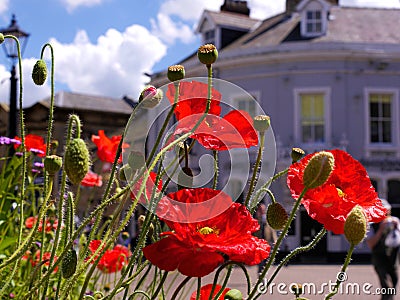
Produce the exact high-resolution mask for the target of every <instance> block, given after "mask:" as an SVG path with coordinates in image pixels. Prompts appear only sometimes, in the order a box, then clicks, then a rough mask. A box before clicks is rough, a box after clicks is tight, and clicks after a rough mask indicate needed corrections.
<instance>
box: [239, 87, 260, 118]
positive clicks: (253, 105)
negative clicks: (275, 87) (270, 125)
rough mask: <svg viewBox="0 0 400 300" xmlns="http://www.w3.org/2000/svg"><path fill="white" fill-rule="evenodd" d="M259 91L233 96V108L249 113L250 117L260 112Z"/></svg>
mask: <svg viewBox="0 0 400 300" xmlns="http://www.w3.org/2000/svg"><path fill="white" fill-rule="evenodd" d="M257 99H259V93H257V92H255V93H252V94H251V95H248V94H247V95H242V96H236V97H235V96H234V107H235V109H239V110H244V111H247V112H248V113H249V115H250V116H251V117H253V118H254V117H255V116H257V115H259V114H260V107H259V105H258V102H257V101H258V100H257Z"/></svg>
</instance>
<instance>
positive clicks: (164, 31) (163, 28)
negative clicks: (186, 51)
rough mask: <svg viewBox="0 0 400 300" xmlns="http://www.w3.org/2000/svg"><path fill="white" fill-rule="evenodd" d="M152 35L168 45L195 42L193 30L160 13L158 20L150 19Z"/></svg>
mask: <svg viewBox="0 0 400 300" xmlns="http://www.w3.org/2000/svg"><path fill="white" fill-rule="evenodd" d="M150 22H151V28H152V30H151V31H152V34H154V35H155V36H157V37H159V38H160V39H161V40H163V41H164V42H166V43H167V44H174V43H175V42H176V41H177V40H179V41H181V42H182V43H184V44H190V43H192V42H193V41H194V40H195V35H194V31H193V28H192V27H190V26H189V25H188V24H184V23H183V22H182V21H175V22H174V21H173V20H172V19H171V17H170V16H169V15H167V14H163V13H159V14H158V15H157V20H155V19H150Z"/></svg>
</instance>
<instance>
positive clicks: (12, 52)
mask: <svg viewBox="0 0 400 300" xmlns="http://www.w3.org/2000/svg"><path fill="white" fill-rule="evenodd" d="M0 32H1V33H2V34H3V35H13V36H15V37H17V38H18V40H19V43H20V47H21V55H22V53H23V51H24V49H25V46H26V43H27V41H28V37H29V33H26V32H25V31H22V30H21V29H20V28H19V26H18V24H17V20H16V19H15V15H12V19H11V24H10V25H9V26H8V27H6V28H1V29H0ZM3 45H4V46H3V49H4V52H5V53H6V56H7V57H8V58H9V59H10V60H11V78H10V110H9V115H8V136H9V137H10V138H14V136H16V135H17V81H18V78H17V76H16V70H15V65H16V62H17V61H18V48H17V44H16V42H15V41H14V40H13V39H5V40H4V43H3ZM20 109H21V108H20Z"/></svg>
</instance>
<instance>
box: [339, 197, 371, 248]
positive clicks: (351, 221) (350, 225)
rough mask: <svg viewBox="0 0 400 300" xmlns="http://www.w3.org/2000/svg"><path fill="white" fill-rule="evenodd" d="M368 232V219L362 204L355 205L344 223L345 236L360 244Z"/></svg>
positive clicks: (351, 242)
mask: <svg viewBox="0 0 400 300" xmlns="http://www.w3.org/2000/svg"><path fill="white" fill-rule="evenodd" d="M366 234H367V219H366V217H365V213H364V210H363V208H362V207H361V206H360V205H356V206H354V207H353V209H352V210H351V212H350V213H349V215H348V216H347V219H346V222H345V223H344V236H345V237H346V239H347V241H348V242H349V243H350V244H352V245H358V244H359V243H361V241H362V240H363V239H364V238H365V235H366Z"/></svg>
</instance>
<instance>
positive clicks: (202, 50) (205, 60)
mask: <svg viewBox="0 0 400 300" xmlns="http://www.w3.org/2000/svg"><path fill="white" fill-rule="evenodd" d="M197 57H198V59H199V61H200V62H201V63H202V64H205V65H211V64H213V63H215V61H216V60H217V58H218V50H217V48H216V47H215V46H214V45H213V44H206V45H203V46H200V47H199V49H198V50H197Z"/></svg>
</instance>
